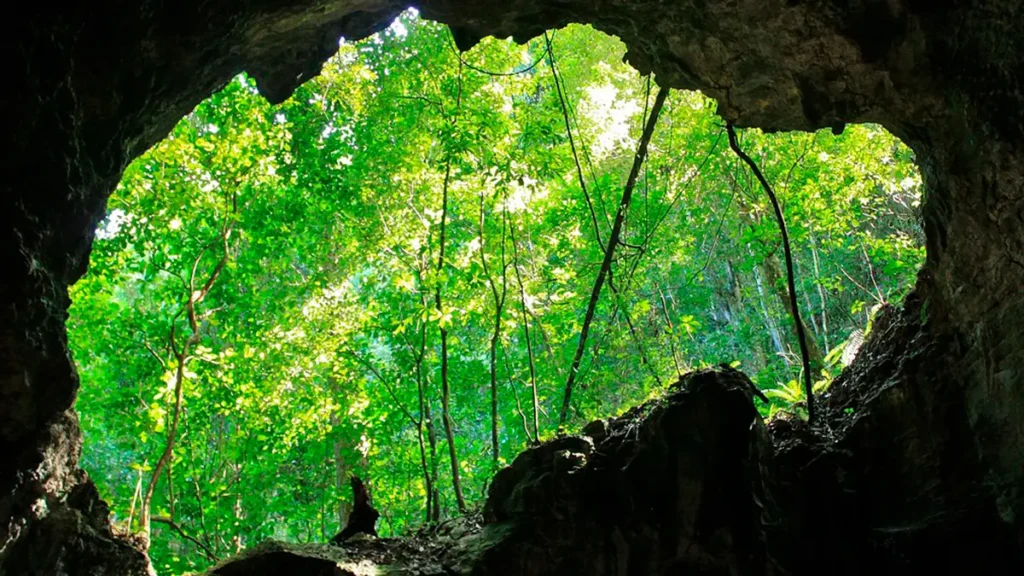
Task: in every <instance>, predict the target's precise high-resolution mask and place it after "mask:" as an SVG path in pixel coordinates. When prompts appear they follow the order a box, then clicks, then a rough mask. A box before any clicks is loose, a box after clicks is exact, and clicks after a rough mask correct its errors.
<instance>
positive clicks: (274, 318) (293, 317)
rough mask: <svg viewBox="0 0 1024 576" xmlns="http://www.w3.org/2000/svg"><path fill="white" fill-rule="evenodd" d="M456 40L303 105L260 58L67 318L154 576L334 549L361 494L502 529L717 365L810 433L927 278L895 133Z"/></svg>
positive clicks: (386, 44)
mask: <svg viewBox="0 0 1024 576" xmlns="http://www.w3.org/2000/svg"><path fill="white" fill-rule="evenodd" d="M460 45H461V43H460V42H459V39H458V38H457V37H456V35H455V34H453V32H452V31H451V30H449V28H448V27H447V26H444V25H441V24H437V23H434V22H431V21H428V20H425V19H421V18H420V16H419V14H418V13H417V12H416V11H414V10H410V11H407V12H405V13H403V14H402V15H401V16H400V17H399V18H398V19H397V20H395V21H394V22H393V23H392V24H391V25H390V26H389V27H388V28H386V29H385V30H383V31H381V32H379V33H377V34H375V35H373V36H371V37H369V38H367V39H365V40H361V41H358V42H352V41H349V40H347V39H344V38H342V39H340V42H339V44H338V52H337V54H336V55H334V56H333V57H332V58H330V60H329V61H328V62H327V63H326V64H325V65H324V67H323V69H322V71H321V72H320V74H319V75H318V76H316V77H315V78H312V79H310V80H309V81H308V82H306V83H305V84H303V85H302V86H301V87H300V88H299V89H298V90H297V91H296V92H295V93H294V95H292V97H291V98H290V99H288V100H287V101H286V102H284V103H282V104H280V105H277V106H273V105H271V104H269V103H268V101H267V100H266V99H265V98H264V97H263V96H262V95H261V93H260V89H259V86H258V83H257V82H256V80H255V79H254V78H253V77H251V76H249V75H247V74H244V73H243V74H240V75H238V76H236V77H234V79H233V80H231V81H230V82H229V83H227V84H226V85H224V86H223V87H222V89H221V90H220V91H219V92H217V93H215V94H214V95H212V96H211V97H209V98H208V99H207V100H205V101H204V102H202V103H201V104H200V105H199V106H197V107H196V108H195V109H194V110H193V111H192V112H191V113H190V114H188V115H187V116H186V117H184V118H183V119H181V121H180V122H178V123H177V125H176V126H174V127H173V129H172V130H171V131H170V132H169V133H168V134H167V136H166V138H165V139H164V140H163V141H162V142H160V143H159V144H157V145H156V146H154V147H152V148H151V149H150V150H148V151H147V152H146V153H145V154H143V155H142V156H140V157H139V158H138V159H137V160H135V161H134V162H133V163H132V164H131V165H130V166H129V167H128V169H127V170H126V171H125V172H124V174H123V176H122V179H121V181H120V184H119V185H118V186H117V189H116V191H115V192H114V194H113V195H112V197H111V198H110V200H109V203H108V205H107V212H106V217H105V219H104V220H103V222H102V224H101V225H100V226H99V227H98V228H97V229H96V231H95V241H94V244H93V248H92V254H91V260H90V264H89V269H88V272H87V274H86V275H85V277H84V278H83V279H82V280H81V281H79V282H78V283H77V284H75V285H74V286H73V287H72V288H71V300H72V307H71V309H70V312H69V314H70V316H69V320H68V331H69V341H70V347H71V350H72V353H73V358H74V362H75V363H76V365H77V367H78V370H79V374H80V378H81V382H82V384H81V391H80V393H79V396H78V399H77V403H76V409H77V410H78V413H79V414H80V421H81V422H80V423H81V427H82V430H83V434H84V448H83V455H82V467H83V468H84V469H85V470H86V471H87V472H88V474H89V476H90V477H91V478H92V479H93V480H94V481H95V483H96V486H97V488H98V490H99V493H100V495H101V496H102V497H103V499H104V500H105V501H106V502H108V503H109V505H110V514H111V521H112V523H113V526H114V529H115V530H116V531H117V532H118V533H119V534H124V535H126V536H128V537H133V538H138V539H140V540H141V541H143V542H145V545H146V546H147V547H148V550H149V554H150V557H151V558H152V562H153V568H154V569H155V570H156V571H157V573H158V574H161V575H180V574H188V573H202V572H203V571H205V570H207V569H209V568H210V567H211V566H214V565H216V564H217V563H218V562H221V561H223V560H225V559H228V558H230V557H232V556H233V555H236V554H238V553H240V552H242V551H244V550H246V549H247V548H250V547H252V546H255V545H256V544H258V543H259V542H261V541H263V540H266V539H275V540H279V541H284V542H295V543H313V542H315V543H326V542H329V541H330V540H331V539H332V537H334V535H335V534H337V533H338V531H339V530H341V529H342V528H343V527H344V526H345V525H346V522H347V519H348V518H349V516H350V515H352V513H353V510H354V508H358V507H359V506H364V505H365V504H366V503H365V502H362V503H360V502H357V500H359V499H360V498H359V494H360V491H362V493H363V495H364V496H365V495H367V494H368V495H369V496H370V497H371V498H372V506H373V508H374V509H375V510H376V511H378V512H379V519H378V520H377V522H376V532H377V535H378V536H379V537H380V538H389V537H397V536H403V535H410V534H414V533H417V531H421V530H425V529H429V528H430V527H431V526H437V525H439V524H441V523H444V522H446V521H448V520H450V519H453V518H460V517H470V516H472V515H474V514H478V513H479V510H480V509H481V507H482V505H483V503H484V501H485V499H486V498H487V494H488V489H489V487H490V485H491V482H492V479H493V478H494V476H495V473H496V472H498V471H499V470H501V469H503V468H505V467H506V466H508V465H510V464H511V463H512V462H513V461H514V460H515V458H516V457H517V456H518V455H519V454H520V453H522V452H523V451H524V450H528V449H530V448H531V447H532V446H536V445H538V444H539V443H542V442H545V441H549V440H551V439H555V438H560V437H564V436H569V435H573V434H575V433H577V432H578V431H579V430H580V429H582V428H583V427H584V426H586V425H587V424H588V423H590V422H592V421H595V420H599V419H607V418H612V417H615V416H618V415H621V414H623V413H626V412H627V411H629V410H630V409H631V408H633V407H634V406H638V405H641V404H643V403H644V402H647V401H649V400H652V399H657V398H659V397H661V396H662V395H664V394H666V392H667V391H668V390H670V389H671V387H672V386H673V385H674V384H675V383H676V382H677V381H679V379H680V377H681V376H683V375H684V374H687V373H689V372H692V371H695V370H701V369H705V368H718V367H722V366H727V367H731V368H735V369H737V370H739V371H742V372H743V373H744V374H746V375H747V376H749V378H750V381H751V382H752V383H753V384H754V386H755V387H756V394H755V396H754V397H755V398H756V399H755V405H756V407H757V410H758V411H759V412H760V415H761V416H762V417H763V418H764V419H766V420H772V419H779V418H783V419H792V420H808V419H811V418H813V417H814V402H813V399H814V395H815V394H817V395H819V396H821V395H827V394H828V393H829V387H830V385H831V383H832V382H833V380H834V379H836V378H838V377H839V375H840V374H841V373H842V371H843V370H844V368H845V367H846V366H848V365H850V364H851V362H853V360H854V358H855V357H856V355H857V353H858V350H859V349H860V348H861V344H862V342H863V341H864V339H865V338H866V336H867V335H868V334H870V332H871V330H872V324H873V321H874V320H875V319H876V316H877V314H878V312H879V310H881V309H883V308H884V307H885V306H886V305H887V304H889V303H896V304H898V303H899V302H901V301H902V300H903V298H904V297H905V296H906V295H907V294H908V293H909V292H910V291H911V290H912V288H913V286H914V283H915V281H916V277H917V272H918V271H919V270H920V268H921V266H922V265H923V263H924V257H925V256H924V254H925V252H924V234H923V231H922V226H921V222H920V221H919V215H918V214H919V210H918V208H919V205H920V203H921V201H922V197H921V196H922V189H923V185H922V180H921V175H920V173H919V171H918V169H917V167H916V166H915V164H914V160H915V159H914V155H913V153H912V152H911V151H910V150H909V149H908V148H907V147H906V146H904V145H903V144H902V143H901V142H900V141H899V140H898V139H897V138H896V137H894V136H893V135H891V134H889V133H888V132H887V131H886V130H885V129H883V128H882V127H880V126H877V125H872V124H859V125H846V126H841V125H840V126H835V127H834V128H833V129H831V130H824V131H820V132H816V133H806V132H786V133H764V132H761V131H759V130H755V129H748V128H745V127H742V126H732V125H729V124H727V123H726V121H725V120H723V118H722V117H720V116H718V115H716V104H715V103H714V101H712V100H709V99H707V98H706V97H705V96H703V95H702V94H700V93H699V92H690V91H684V90H676V89H668V88H664V87H662V86H661V85H660V84H659V79H658V78H657V77H656V75H652V74H647V75H644V74H641V73H640V72H638V71H637V69H636V68H634V67H633V66H631V65H630V64H629V63H628V62H626V61H625V59H624V58H625V53H626V48H625V46H624V45H623V44H622V43H620V41H619V40H618V39H616V38H615V37H612V36H609V35H605V34H604V33H602V32H599V31H597V30H595V29H593V28H590V27H587V26H579V25H572V26H568V27H565V28H561V29H558V30H550V31H548V32H547V33H545V34H542V35H540V36H538V37H536V38H534V39H532V40H530V41H528V42H526V43H524V44H518V43H516V42H514V41H513V40H511V39H508V40H503V39H494V38H487V39H484V40H483V41H481V42H480V43H479V44H478V45H476V46H474V47H473V48H472V49H469V50H465V51H464V50H461V49H460V48H459V46H460ZM809 390H811V391H813V393H814V394H811V395H810V396H809V395H808V391H809ZM353 486H359V487H360V488H359V489H355V490H354V489H353Z"/></svg>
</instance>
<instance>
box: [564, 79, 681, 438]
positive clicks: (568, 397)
mask: <svg viewBox="0 0 1024 576" xmlns="http://www.w3.org/2000/svg"><path fill="white" fill-rule="evenodd" d="M669 91H670V89H669V88H664V87H662V88H660V89H659V90H658V95H657V96H656V97H655V99H654V106H653V107H652V108H651V115H650V117H649V118H648V119H647V125H646V126H645V127H644V132H643V134H642V135H641V136H640V145H639V146H638V147H637V151H636V156H635V157H634V158H633V168H632V170H630V173H629V178H628V179H627V180H626V186H625V188H624V189H623V191H622V200H621V201H620V202H619V209H618V210H617V211H616V213H615V222H614V223H613V224H612V232H611V235H610V236H609V237H608V246H607V247H606V248H605V251H604V260H603V261H602V262H601V268H600V270H598V272H597V280H595V281H594V289H593V290H592V291H591V293H590V303H589V304H588V305H587V312H586V314H585V315H584V317H583V327H582V328H581V329H580V339H579V343H578V344H577V346H576V353H575V354H574V355H573V359H572V365H571V366H570V367H569V377H568V378H567V379H566V381H565V393H564V394H563V396H562V410H561V412H560V413H559V416H558V425H559V426H562V425H564V424H565V422H566V420H567V419H568V418H569V407H570V405H571V402H572V391H573V386H574V384H575V383H576V375H577V373H578V372H579V369H580V361H582V359H583V351H584V350H585V349H586V345H587V335H588V333H589V332H590V324H591V323H592V322H593V320H594V311H595V310H596V309H597V301H598V299H599V298H600V296H601V288H602V287H603V286H604V281H605V278H606V277H607V276H608V272H609V270H611V267H612V260H613V258H614V256H615V247H616V245H617V244H618V243H619V236H620V235H621V234H622V224H623V222H624V221H625V219H626V214H627V213H628V212H629V204H630V201H631V200H632V198H633V188H634V187H635V186H636V180H637V177H638V176H639V174H640V168H641V167H642V166H643V164H644V161H645V160H646V158H647V146H648V144H649V143H650V141H651V136H653V135H654V127H655V126H656V125H657V123H658V115H659V114H661V108H662V107H663V106H664V105H665V99H666V98H668V93H669Z"/></svg>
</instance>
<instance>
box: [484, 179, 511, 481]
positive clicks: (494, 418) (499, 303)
mask: <svg viewBox="0 0 1024 576" xmlns="http://www.w3.org/2000/svg"><path fill="white" fill-rule="evenodd" d="M484 198H485V195H484V192H483V191H481V192H480V264H481V266H483V270H484V276H486V277H487V284H488V285H489V286H490V288H491V297H492V298H494V332H493V333H492V334H491V342H490V344H491V349H490V354H491V357H490V372H491V457H492V460H493V465H494V468H495V469H497V467H498V462H499V460H500V458H501V447H500V444H499V442H498V340H499V339H500V338H501V313H502V310H503V309H504V308H505V295H506V294H507V293H508V276H507V274H506V272H507V271H508V266H507V265H506V264H505V229H506V228H505V224H506V221H507V220H506V216H505V212H504V210H502V216H501V291H500V292H499V291H498V287H497V284H496V283H495V282H494V278H492V277H491V272H490V270H489V269H488V267H487V249H486V248H487V244H486V240H485V237H486V234H485V230H484V215H485V212H486V211H485V209H484Z"/></svg>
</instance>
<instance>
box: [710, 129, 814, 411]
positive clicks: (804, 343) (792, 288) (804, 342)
mask: <svg viewBox="0 0 1024 576" xmlns="http://www.w3.org/2000/svg"><path fill="white" fill-rule="evenodd" d="M726 131H727V132H728V133H729V147H730V148H732V151H733V152H735V153H736V156H738V157H739V159H740V160H742V161H743V162H744V163H745V164H746V165H747V166H748V167H749V168H750V171H751V172H753V173H754V176H755V177H756V178H757V181H758V182H759V183H760V184H761V188H763V189H764V191H765V193H766V194H767V195H768V199H769V200H770V201H771V203H772V209H773V210H774V211H775V221H776V223H778V225H779V235H780V236H782V250H783V252H784V254H785V256H786V283H787V285H788V288H789V311H790V312H791V313H792V316H793V324H794V326H795V327H796V338H797V341H798V343H799V344H800V357H801V360H803V367H804V391H805V393H806V395H807V421H808V423H809V424H811V425H813V424H815V422H816V420H817V409H816V407H815V402H814V385H813V382H812V378H811V370H812V367H811V359H810V347H809V344H810V343H809V342H808V340H811V339H809V338H807V330H806V327H805V326H804V323H803V320H801V319H800V304H799V301H798V300H797V295H796V271H795V266H794V264H793V251H792V249H791V247H790V245H789V230H788V229H787V227H786V217H785V215H784V214H783V213H782V206H780V205H779V199H778V198H777V197H776V196H775V191H774V190H772V187H771V185H770V184H768V180H767V179H766V178H765V177H764V174H762V173H761V169H760V168H758V166H757V163H755V162H754V160H753V159H752V158H751V157H750V156H748V155H747V154H746V153H745V152H743V150H742V149H740V145H739V141H738V139H737V137H736V128H735V127H734V126H733V125H732V123H729V124H727V125H726Z"/></svg>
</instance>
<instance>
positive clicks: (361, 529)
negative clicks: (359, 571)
mask: <svg viewBox="0 0 1024 576" xmlns="http://www.w3.org/2000/svg"><path fill="white" fill-rule="evenodd" d="M349 484H351V485H352V503H353V504H352V511H351V512H349V513H348V518H347V519H346V521H345V528H343V529H342V530H341V532H338V533H337V534H335V535H334V538H331V543H332V544H337V543H341V542H344V541H345V540H348V539H349V538H351V537H353V536H355V535H356V534H369V535H370V536H377V519H378V518H380V513H379V512H377V509H376V508H374V507H373V505H372V504H371V503H370V491H369V490H367V488H366V484H363V481H362V480H360V479H359V477H358V476H353V477H352V478H350V479H349Z"/></svg>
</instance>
